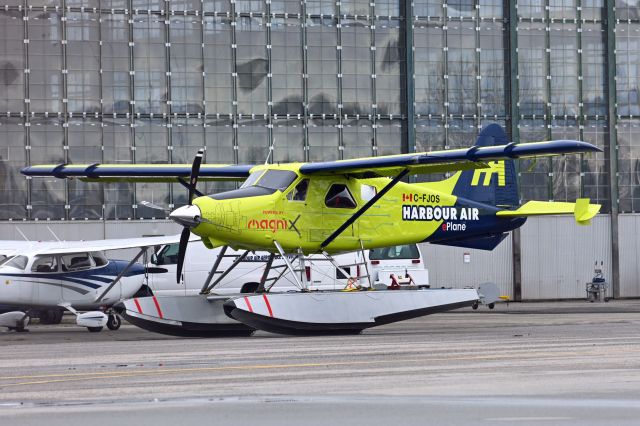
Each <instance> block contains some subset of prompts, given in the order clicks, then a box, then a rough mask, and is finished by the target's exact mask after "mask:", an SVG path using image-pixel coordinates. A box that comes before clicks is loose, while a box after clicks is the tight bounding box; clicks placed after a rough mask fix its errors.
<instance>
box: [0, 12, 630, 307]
mask: <svg viewBox="0 0 640 426" xmlns="http://www.w3.org/2000/svg"><path fill="white" fill-rule="evenodd" d="M639 62H640V5H639V4H638V2H636V1H628V0H618V1H615V2H614V1H604V0H526V1H525V0H519V1H511V2H509V1H497V0H479V1H469V0H466V1H435V0H414V1H412V2H409V1H400V0H339V1H335V0H306V1H305V0H303V1H300V0H201V1H198V0H175V1H162V0H0V221H1V222H0V237H1V238H15V239H19V238H20V236H19V234H18V232H17V230H16V226H15V225H18V227H19V228H20V229H21V230H22V231H23V232H24V233H25V234H27V235H29V236H30V237H31V238H38V239H49V238H50V235H49V233H48V231H47V230H46V226H45V225H48V226H50V227H52V228H53V229H55V230H56V232H58V233H59V234H60V235H61V236H62V237H64V238H68V239H72V238H76V239H77V238H103V237H115V236H134V235H141V234H153V233H168V232H173V231H176V230H177V227H175V226H173V225H167V222H165V221H164V220H161V219H164V218H158V217H156V216H157V215H158V211H157V210H151V209H148V208H146V207H144V206H143V205H141V202H142V201H144V200H146V201H151V202H153V203H155V204H161V205H167V206H169V207H171V206H177V205H179V204H181V203H184V202H185V198H186V195H185V191H184V189H183V188H182V187H180V186H178V185H173V186H172V185H168V184H137V185H133V184H119V185H110V186H104V187H103V186H100V185H97V184H86V183H81V182H64V181H58V180H45V179H33V180H29V179H25V178H24V177H23V176H21V175H20V174H19V172H18V170H19V168H20V167H23V166H24V165H28V164H42V163H64V162H72V163H95V162H106V163H132V162H141V163H147V162H160V163H166V162H172V163H185V162H191V159H192V157H193V155H194V153H195V151H196V150H197V149H198V148H199V147H202V146H206V148H207V151H206V161H209V162H226V163H247V162H255V163H262V162H264V161H265V158H266V156H267V153H268V151H269V148H270V147H272V148H273V158H272V161H318V160H330V159H340V158H352V157H357V156H371V155H384V154H392V153H400V152H412V151H426V150H432V149H447V148H455V147H466V146H470V145H471V144H472V143H473V142H474V140H475V135H476V134H477V133H478V131H479V129H480V128H482V126H483V125H485V124H487V123H492V122H498V123H500V124H502V125H503V126H505V127H506V129H507V131H508V133H509V134H510V136H511V137H512V139H513V140H518V141H537V140H547V139H551V138H556V139H558V138H572V139H581V140H585V141H588V142H591V143H594V144H596V145H597V146H599V147H601V148H602V149H603V150H604V153H603V154H598V155H595V156H582V157H572V158H554V159H549V160H546V159H544V160H539V161H537V162H521V163H520V169H519V174H520V190H521V196H522V198H523V201H526V200H529V199H540V200H573V199H575V198H577V197H579V196H585V197H590V198H591V199H592V200H593V201H595V202H599V203H602V205H603V209H602V213H603V214H601V215H599V216H598V217H597V218H596V219H595V220H594V221H593V225H592V226H591V228H582V227H577V226H574V225H572V224H571V223H570V222H571V219H570V218H555V217H550V218H538V219H535V220H529V222H528V223H527V224H526V225H525V226H524V227H523V228H522V229H521V231H519V232H516V233H515V234H514V236H513V238H511V237H510V238H509V239H507V240H505V242H503V243H502V244H501V245H500V246H499V247H498V248H497V249H496V251H495V252H493V253H483V252H477V251H470V250H464V249H453V248H443V247H435V246H426V247H424V251H425V254H426V255H427V262H428V265H429V267H430V269H431V277H432V281H434V282H437V283H438V284H442V285H451V284H455V285H467V284H477V283H478V282H482V281H495V282H497V283H498V284H499V285H500V286H501V287H502V289H503V291H504V292H505V293H506V294H509V295H511V296H512V297H513V298H515V299H555V298H578V297H584V282H585V281H588V280H589V279H590V278H591V276H592V273H593V263H594V262H595V261H598V262H600V261H603V262H604V270H605V274H606V277H607V280H608V281H609V282H611V283H612V285H613V291H614V294H615V295H616V296H617V297H638V296H640V280H638V278H637V277H638V276H640V262H638V261H637V260H638V256H639V250H640V247H639V246H640V242H638V238H637V237H636V235H637V232H636V229H638V228H640V215H638V214H637V213H638V212H640V162H639V159H640V143H639V142H638V140H640V92H639V82H640V68H639V67H638V63H639ZM440 177H441V176H429V177H425V178H429V179H436V178H440ZM224 188H225V187H224V186H222V185H219V184H218V185H215V184H208V187H207V188H206V190H207V191H210V192H213V191H216V190H220V189H224ZM43 222H44V223H43ZM465 253H469V256H465ZM465 260H468V261H469V262H466V261H465Z"/></svg>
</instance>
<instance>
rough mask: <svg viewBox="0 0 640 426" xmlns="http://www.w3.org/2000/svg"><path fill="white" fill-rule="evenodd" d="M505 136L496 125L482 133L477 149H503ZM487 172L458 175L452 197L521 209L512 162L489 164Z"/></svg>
mask: <svg viewBox="0 0 640 426" xmlns="http://www.w3.org/2000/svg"><path fill="white" fill-rule="evenodd" d="M508 143H509V140H508V139H507V134H506V133H505V132H504V129H503V128H502V127H500V125H499V124H490V125H489V126H487V127H485V128H484V129H482V131H481V132H480V134H479V135H478V139H477V140H476V146H494V145H506V144H508ZM489 166H490V168H489V169H476V170H466V171H463V172H461V173H460V177H459V179H458V182H456V185H455V187H454V189H453V195H456V196H457V197H462V198H466V199H467V200H472V201H477V202H479V203H483V204H490V205H492V206H500V207H511V206H518V205H520V196H519V194H518V182H517V176H516V167H515V164H514V162H513V160H504V161H490V162H489Z"/></svg>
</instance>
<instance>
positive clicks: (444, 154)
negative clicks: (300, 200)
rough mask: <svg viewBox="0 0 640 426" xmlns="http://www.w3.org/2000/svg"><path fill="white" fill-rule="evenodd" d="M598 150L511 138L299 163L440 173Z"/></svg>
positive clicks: (362, 171)
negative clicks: (490, 143)
mask: <svg viewBox="0 0 640 426" xmlns="http://www.w3.org/2000/svg"><path fill="white" fill-rule="evenodd" d="M601 151H602V150H601V149H599V148H597V147H595V146H593V145H591V144H589V143H586V142H581V141H575V140H556V141H549V142H532V143H522V144H516V143H513V142H512V143H510V144H508V145H496V146H473V147H471V148H463V149H452V150H447V151H432V152H421V153H415V154H401V155H387V156H382V157H369V158H360V159H354V160H339V161H326V162H319V163H306V164H303V165H302V166H301V167H300V172H301V173H302V174H305V175H318V176H321V175H337V174H340V175H350V176H355V177H377V176H395V175H397V174H398V173H400V172H401V171H402V170H404V169H409V173H411V174H426V173H442V172H452V171H459V170H470V169H484V168H487V167H488V165H487V164H486V162H487V161H498V160H509V159H517V158H535V157H545V156H551V155H561V154H581V153H587V152H601Z"/></svg>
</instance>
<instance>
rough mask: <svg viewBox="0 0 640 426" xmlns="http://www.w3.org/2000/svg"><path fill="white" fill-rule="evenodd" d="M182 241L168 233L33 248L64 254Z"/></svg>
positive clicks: (194, 238) (198, 238)
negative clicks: (158, 235) (159, 235)
mask: <svg viewBox="0 0 640 426" xmlns="http://www.w3.org/2000/svg"><path fill="white" fill-rule="evenodd" d="M199 240H200V237H198V236H196V235H194V234H191V236H190V238H189V241H199ZM178 242H180V234H178V235H167V236H162V237H140V238H114V239H108V240H93V241H60V242H55V243H53V242H47V244H46V246H44V247H43V248H39V247H38V246H37V245H35V246H33V247H32V250H37V251H38V254H63V253H75V252H86V251H110V250H124V249H130V248H143V247H153V246H161V245H165V244H175V243H178Z"/></svg>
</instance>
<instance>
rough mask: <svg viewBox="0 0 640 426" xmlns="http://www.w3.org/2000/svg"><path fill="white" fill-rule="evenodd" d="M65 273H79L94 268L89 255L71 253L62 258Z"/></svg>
mask: <svg viewBox="0 0 640 426" xmlns="http://www.w3.org/2000/svg"><path fill="white" fill-rule="evenodd" d="M60 260H61V262H62V270H63V271H79V270H82V269H89V268H91V267H92V266H93V264H92V263H91V257H89V253H71V254H65V255H64V256H60Z"/></svg>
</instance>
